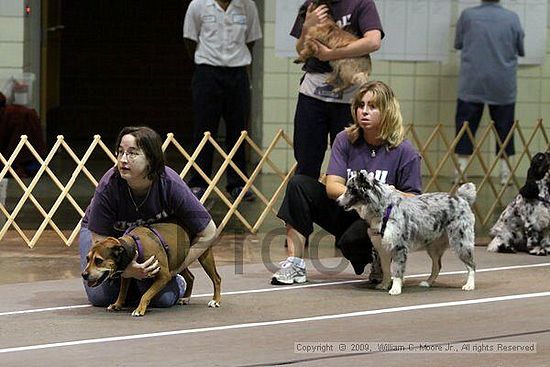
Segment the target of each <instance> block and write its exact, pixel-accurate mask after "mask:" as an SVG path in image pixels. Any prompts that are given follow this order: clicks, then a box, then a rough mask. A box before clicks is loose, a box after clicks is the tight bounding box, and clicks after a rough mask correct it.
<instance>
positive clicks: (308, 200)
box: [277, 175, 372, 272]
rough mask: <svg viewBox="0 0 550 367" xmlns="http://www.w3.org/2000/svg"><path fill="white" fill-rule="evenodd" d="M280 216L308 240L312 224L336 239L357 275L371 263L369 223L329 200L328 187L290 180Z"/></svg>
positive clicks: (301, 178)
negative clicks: (361, 267)
mask: <svg viewBox="0 0 550 367" xmlns="http://www.w3.org/2000/svg"><path fill="white" fill-rule="evenodd" d="M277 216H278V217H279V218H281V219H282V220H284V221H285V223H287V224H288V225H290V226H292V227H293V228H294V229H296V230H297V231H298V232H299V233H300V234H301V235H303V236H304V237H305V238H306V239H307V238H308V237H309V235H310V234H311V233H312V232H313V223H316V224H318V225H319V226H320V227H321V228H323V229H324V230H325V231H327V232H329V233H330V234H332V235H334V236H335V237H336V245H337V246H338V247H340V249H341V250H342V254H343V255H344V257H345V258H346V259H348V260H350V261H351V263H352V265H353V267H354V268H355V271H356V272H357V267H356V266H360V265H362V266H363V268H364V267H365V265H366V264H368V263H370V262H371V261H372V242H371V240H370V237H369V235H368V232H367V229H368V225H367V223H366V222H365V221H363V220H362V219H360V218H359V215H358V214H357V213H356V212H355V211H349V212H348V211H345V210H344V208H342V207H341V206H339V205H338V204H337V203H336V201H335V200H332V199H330V198H329V197H328V196H327V192H326V188H325V185H323V184H322V183H320V182H319V181H317V180H315V179H313V178H311V177H309V176H304V175H295V176H294V177H292V178H291V179H290V181H289V183H288V185H287V188H286V193H285V197H284V199H283V203H282V204H281V208H280V209H279V213H277ZM361 272H362V271H361Z"/></svg>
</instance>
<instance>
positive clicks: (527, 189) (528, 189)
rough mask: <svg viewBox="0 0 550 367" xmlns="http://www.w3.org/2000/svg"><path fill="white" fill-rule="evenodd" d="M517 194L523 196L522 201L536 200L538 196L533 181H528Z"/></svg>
mask: <svg viewBox="0 0 550 367" xmlns="http://www.w3.org/2000/svg"><path fill="white" fill-rule="evenodd" d="M519 193H520V195H521V196H523V198H524V199H536V198H537V197H538V196H539V186H538V185H537V182H536V181H534V180H528V181H527V182H526V183H525V185H523V187H522V188H521V189H519Z"/></svg>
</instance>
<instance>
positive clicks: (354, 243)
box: [338, 219, 373, 275]
mask: <svg viewBox="0 0 550 367" xmlns="http://www.w3.org/2000/svg"><path fill="white" fill-rule="evenodd" d="M368 228H369V226H368V224H367V222H365V221H364V220H363V219H357V220H356V221H355V222H353V223H352V224H351V225H350V226H349V227H348V229H347V230H346V231H345V232H344V233H343V234H342V236H341V237H340V239H339V240H338V247H340V250H341V251H342V255H344V257H345V258H346V259H348V260H349V261H350V263H351V265H352V266H353V270H354V271H355V274H357V275H360V274H362V273H363V271H364V270H365V266H367V264H369V263H371V262H372V249H373V247H372V242H371V239H370V237H369V232H368Z"/></svg>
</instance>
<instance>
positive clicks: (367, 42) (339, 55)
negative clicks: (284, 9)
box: [314, 29, 382, 61]
mask: <svg viewBox="0 0 550 367" xmlns="http://www.w3.org/2000/svg"><path fill="white" fill-rule="evenodd" d="M314 41H315V43H316V44H317V53H316V54H315V57H317V58H318V59H319V60H321V61H332V60H339V59H345V58H350V57H360V56H365V55H368V54H370V53H371V52H374V51H376V50H378V49H379V48H380V44H381V41H382V33H381V32H380V30H378V29H373V30H370V31H367V32H366V33H365V34H364V35H363V37H362V38H360V39H358V40H357V41H354V42H352V43H350V44H349V45H347V46H346V47H340V48H333V49H330V48H328V47H326V46H325V45H323V44H322V43H321V42H319V41H317V40H314Z"/></svg>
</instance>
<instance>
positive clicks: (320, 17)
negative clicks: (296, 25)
mask: <svg viewBox="0 0 550 367" xmlns="http://www.w3.org/2000/svg"><path fill="white" fill-rule="evenodd" d="M328 16H329V15H328V7H327V6H326V5H321V6H319V7H317V8H315V9H313V4H309V6H308V8H307V12H306V19H305V20H304V25H303V26H302V31H304V30H305V31H307V30H308V29H309V28H311V27H313V26H316V25H317V24H321V23H323V22H324V21H325V20H327V19H328Z"/></svg>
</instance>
